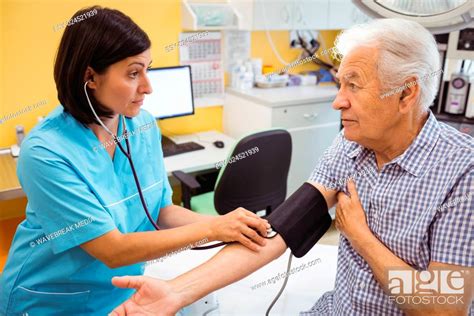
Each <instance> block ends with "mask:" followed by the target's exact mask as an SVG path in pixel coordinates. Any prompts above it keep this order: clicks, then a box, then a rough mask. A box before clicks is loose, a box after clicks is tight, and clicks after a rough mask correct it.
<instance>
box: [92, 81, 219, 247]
mask: <svg viewBox="0 0 474 316" xmlns="http://www.w3.org/2000/svg"><path fill="white" fill-rule="evenodd" d="M88 83H89V80H88V81H86V82H85V83H84V93H85V95H86V98H87V102H88V103H89V107H90V108H91V110H92V113H93V114H94V116H95V118H96V119H97V121H98V122H99V124H100V125H101V126H102V127H103V128H104V130H105V131H106V132H107V133H108V134H110V136H112V137H113V139H114V142H115V143H116V144H117V145H118V147H119V148H120V151H121V152H122V153H123V154H124V155H125V157H127V160H128V162H129V164H130V168H131V169H132V173H133V178H134V180H135V185H136V186H137V190H138V195H139V196H140V201H141V203H142V206H143V210H144V211H145V213H146V216H147V218H148V220H149V221H150V223H151V224H152V225H153V227H154V228H155V229H156V230H160V227H159V226H158V224H156V223H155V221H154V220H153V218H152V217H151V215H150V212H149V210H148V206H147V205H146V201H145V198H144V197H143V191H142V187H141V185H140V181H139V180H138V175H137V172H136V169H135V165H134V164H133V159H132V153H131V151H130V142H129V141H128V130H127V125H126V123H125V117H124V116H123V115H120V116H121V119H122V125H123V132H122V138H125V143H126V146H127V151H125V149H124V148H123V146H122V144H120V142H119V141H118V137H117V135H115V134H114V133H112V131H111V130H110V129H109V128H108V127H107V126H105V124H104V123H103V122H102V120H101V119H100V118H99V116H98V115H97V113H96V112H95V110H94V107H93V106H92V104H91V100H90V99H89V95H88V94H87V84H88ZM226 244H228V242H219V243H216V244H213V245H209V246H199V247H193V248H191V249H192V250H207V249H212V248H216V247H221V246H224V245H226Z"/></svg>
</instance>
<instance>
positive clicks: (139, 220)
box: [125, 180, 164, 232]
mask: <svg viewBox="0 0 474 316" xmlns="http://www.w3.org/2000/svg"><path fill="white" fill-rule="evenodd" d="M163 190H164V187H163V180H158V181H156V182H154V183H152V184H150V185H148V186H146V187H145V186H143V187H142V192H143V197H144V199H145V202H146V205H147V208H148V212H149V213H150V215H151V218H152V219H153V220H154V221H155V222H157V221H158V215H159V214H160V205H161V199H162V196H163ZM125 205H126V208H127V210H128V212H134V213H135V215H134V216H129V221H130V223H129V224H130V225H129V226H128V231H129V232H131V231H137V230H138V229H139V228H140V227H143V224H145V223H146V222H148V218H147V216H146V213H145V210H144V209H143V205H142V202H141V199H140V195H139V194H138V192H137V194H136V195H134V196H133V197H132V198H130V199H128V200H127V201H126V203H125ZM136 212H138V213H136ZM150 226H151V224H150ZM150 229H153V228H152V227H150Z"/></svg>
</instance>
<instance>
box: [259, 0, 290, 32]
mask: <svg viewBox="0 0 474 316" xmlns="http://www.w3.org/2000/svg"><path fill="white" fill-rule="evenodd" d="M253 12H254V14H253V29H254V30H265V29H269V30H288V29H291V28H292V26H293V0H255V1H254V3H253Z"/></svg>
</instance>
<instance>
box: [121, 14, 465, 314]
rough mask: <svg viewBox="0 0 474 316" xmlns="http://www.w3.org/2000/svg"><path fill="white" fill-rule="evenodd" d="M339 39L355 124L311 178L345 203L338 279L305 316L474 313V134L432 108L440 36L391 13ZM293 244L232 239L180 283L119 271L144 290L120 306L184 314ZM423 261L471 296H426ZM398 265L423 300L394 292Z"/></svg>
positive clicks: (346, 106)
mask: <svg viewBox="0 0 474 316" xmlns="http://www.w3.org/2000/svg"><path fill="white" fill-rule="evenodd" d="M336 48H337V51H338V53H340V54H341V55H342V56H343V59H342V62H341V66H340V68H339V71H338V74H337V77H338V78H339V80H340V82H341V87H340V90H339V92H338V94H337V97H336V99H335V100H334V103H333V107H334V108H335V109H336V110H340V111H341V116H342V123H343V125H344V129H343V131H342V132H341V134H340V135H339V136H338V137H337V139H336V140H335V141H334V143H333V145H332V146H331V147H330V148H329V149H328V150H327V151H326V153H325V155H324V156H323V157H322V159H321V160H320V162H319V164H318V166H317V167H316V168H315V170H314V172H313V173H312V175H311V178H310V180H309V181H308V182H309V183H311V184H312V185H313V186H314V187H315V188H317V189H318V190H319V191H320V192H321V193H322V195H323V196H324V200H325V201H326V203H327V206H328V207H332V206H333V205H335V204H336V202H337V207H336V227H337V228H338V229H339V231H340V232H341V238H340V244H339V254H338V266H337V275H336V283H335V288H334V290H333V291H330V292H328V293H325V294H324V295H323V296H322V297H321V298H319V300H318V301H317V302H316V304H315V305H314V306H313V307H312V308H311V309H310V310H309V311H305V312H301V314H300V315H403V314H410V315H417V314H423V315H427V314H428V313H429V314H430V315H448V314H452V315H466V314H467V313H468V311H469V310H470V308H471V302H472V285H473V282H472V275H473V273H472V272H473V266H474V249H473V235H474V229H473V223H474V218H473V215H472V214H473V210H474V202H473V194H472V193H473V192H472V191H473V188H474V185H473V179H474V155H473V149H474V141H473V139H472V138H471V137H470V136H468V135H464V134H461V133H460V132H458V131H456V130H455V129H453V128H451V127H449V126H447V125H445V124H443V123H440V122H438V121H437V120H436V118H435V117H434V116H433V114H432V113H431V112H430V110H429V105H430V104H431V103H432V102H433V99H434V97H435V95H436V91H437V82H438V80H439V77H437V76H436V75H432V74H433V73H439V69H440V62H439V54H438V50H437V46H436V42H435V40H434V38H433V36H432V35H431V34H430V33H429V32H428V31H427V30H426V29H424V28H423V27H422V26H420V25H419V24H417V23H415V22H411V21H406V20H401V19H381V20H374V21H372V22H370V23H368V24H365V25H358V26H355V27H353V28H351V29H349V30H347V31H345V32H343V33H342V34H341V35H340V36H339V37H338V40H337V41H336ZM400 87H402V88H400ZM354 178H355V179H354ZM341 180H342V181H341ZM453 201H456V203H454V202H453ZM287 243H288V242H287V241H286V240H285V239H284V238H282V236H281V234H280V235H277V237H275V238H273V239H269V240H267V243H266V246H265V247H262V249H260V251H259V252H258V253H255V252H252V251H250V250H248V249H246V248H245V247H243V246H241V245H238V244H232V245H229V246H227V247H225V248H224V249H223V250H222V251H220V252H219V253H218V254H217V255H216V256H214V257H213V258H211V259H210V260H209V261H208V262H206V263H205V264H203V265H201V266H199V267H197V268H196V269H194V270H192V271H190V272H187V273H185V274H183V275H181V276H179V277H177V278H176V279H173V280H171V281H166V282H165V281H160V280H156V279H152V278H146V277H122V278H116V279H114V280H113V283H114V284H115V285H116V286H120V287H131V288H135V289H137V294H136V295H135V296H133V297H132V298H131V299H129V300H128V301H127V302H125V303H124V304H122V305H121V306H119V307H117V308H116V310H115V311H114V313H117V314H120V315H122V314H126V313H133V312H134V311H136V312H138V313H143V314H146V313H147V312H146V311H148V312H149V313H150V315H151V314H154V315H169V314H174V313H175V312H176V311H177V310H178V309H179V308H181V307H183V306H186V305H188V304H190V303H192V302H193V301H195V300H197V299H199V298H201V297H203V296H204V295H206V294H207V293H209V292H212V291H214V290H216V289H219V288H221V287H223V286H226V285H228V284H230V283H232V282H235V281H237V280H239V279H241V278H243V277H245V276H246V275H248V274H250V273H252V272H253V271H255V270H257V269H258V268H260V267H262V266H263V265H265V264H267V263H268V262H270V261H272V260H274V259H275V258H277V257H279V256H280V255H281V254H282V253H284V251H285V249H286V247H287ZM290 248H291V247H290ZM422 270H423V271H426V272H427V273H428V276H429V277H428V279H430V277H431V276H432V275H437V279H436V278H435V281H436V282H438V283H436V284H438V285H439V284H441V283H443V282H442V280H441V279H442V278H444V279H446V278H450V279H448V280H444V279H443V280H444V281H445V282H444V283H443V284H445V285H446V284H449V285H450V289H454V290H457V293H464V295H463V296H462V297H457V299H458V300H457V301H456V302H451V303H452V304H451V303H449V301H447V300H446V297H445V296H444V300H443V299H441V300H440V299H439V297H442V298H443V294H446V293H443V292H442V291H439V289H438V291H437V288H436V287H435V288H431V290H432V291H431V293H432V294H433V293H436V294H438V295H439V296H436V297H437V298H438V299H433V300H431V301H429V302H426V301H423V303H421V302H422V301H421V299H422V298H423V299H424V298H426V297H428V296H423V295H422V294H426V290H427V289H428V290H430V288H429V287H427V286H426V285H427V284H428V283H430V282H428V281H433V279H431V280H427V279H426V273H425V275H420V274H419V271H422ZM391 271H392V272H394V271H395V272H396V271H405V272H408V276H414V275H415V276H417V277H415V278H414V279H413V278H412V279H411V281H412V282H415V281H416V280H418V281H419V283H418V284H415V283H412V284H409V288H410V287H412V288H413V289H415V292H413V291H412V292H411V296H409V298H411V299H412V303H410V302H409V301H410V300H407V297H406V296H402V295H401V294H403V293H402V292H403V291H401V290H402V289H404V288H403V286H406V284H404V285H400V286H399V291H398V292H397V291H395V292H394V291H393V288H394V283H392V281H393V280H391V274H390V272H391ZM440 271H441V272H443V271H444V272H445V273H444V274H443V273H441V274H440ZM446 272H448V276H446ZM436 273H438V274H436ZM395 275H398V276H399V275H400V274H395ZM405 275H407V274H405ZM392 276H393V274H392ZM470 276H471V278H470V279H469V277H470ZM455 277H456V278H455ZM398 280H400V279H398ZM405 281H407V282H408V279H407V280H405ZM420 282H421V283H423V282H425V287H423V284H420ZM430 284H433V283H430ZM395 287H396V286H395ZM417 290H425V292H423V291H417ZM436 291H437V292H436ZM391 294H393V295H391ZM422 296H423V297H422ZM400 298H403V300H401V299H400ZM415 299H418V300H415ZM417 302H418V303H417ZM471 313H472V308H471Z"/></svg>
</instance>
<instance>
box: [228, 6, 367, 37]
mask: <svg viewBox="0 0 474 316" xmlns="http://www.w3.org/2000/svg"><path fill="white" fill-rule="evenodd" d="M229 1H230V3H231V5H232V7H234V8H235V9H236V11H237V12H239V13H240V16H241V19H242V23H241V25H242V29H246V30H257V31H258V30H332V29H344V28H348V27H350V26H351V25H354V24H358V23H363V22H366V21H368V20H369V19H370V17H369V16H367V15H366V14H364V13H363V12H362V11H360V10H359V9H358V8H357V7H356V6H355V5H354V4H353V3H352V1H351V0H245V1H241V0H229Z"/></svg>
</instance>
